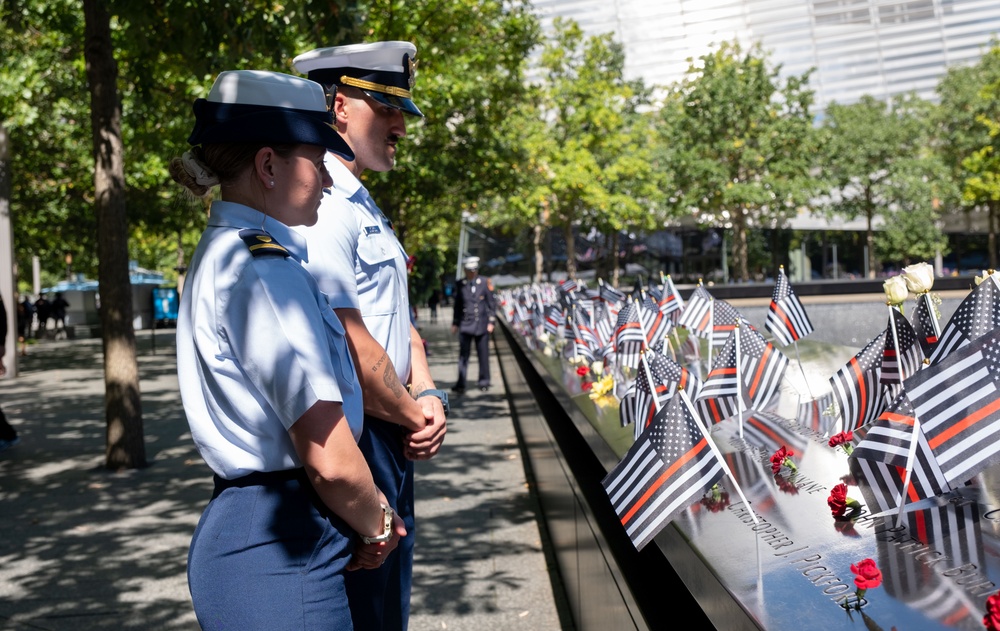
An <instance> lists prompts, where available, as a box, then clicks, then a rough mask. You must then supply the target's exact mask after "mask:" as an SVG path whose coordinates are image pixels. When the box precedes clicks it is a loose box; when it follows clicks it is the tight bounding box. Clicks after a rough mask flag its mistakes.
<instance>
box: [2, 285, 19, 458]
mask: <svg viewBox="0 0 1000 631" xmlns="http://www.w3.org/2000/svg"><path fill="white" fill-rule="evenodd" d="M0 313H3V317H0V377H3V376H4V375H6V374H7V367H6V366H4V364H3V358H4V355H6V354H7V308H6V307H5V306H4V304H3V296H0ZM19 442H21V439H20V438H18V437H17V431H15V430H14V428H13V427H12V426H11V424H10V423H8V422H7V417H6V416H5V415H4V413H3V410H0V451H3V450H5V449H7V448H9V447H13V446H14V445H16V444H17V443H19Z"/></svg>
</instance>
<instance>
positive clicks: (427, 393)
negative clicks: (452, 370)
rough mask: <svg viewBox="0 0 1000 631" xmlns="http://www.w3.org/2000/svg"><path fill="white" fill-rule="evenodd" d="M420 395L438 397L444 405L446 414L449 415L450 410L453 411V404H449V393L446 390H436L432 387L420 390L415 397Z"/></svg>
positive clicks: (417, 397)
mask: <svg viewBox="0 0 1000 631" xmlns="http://www.w3.org/2000/svg"><path fill="white" fill-rule="evenodd" d="M420 397H437V398H438V399H440V400H441V405H442V406H444V413H445V416H447V415H448V412H450V411H451V406H449V405H448V393H447V392H445V391H444V390H436V389H434V388H430V389H427V390H424V391H422V392H420V393H419V394H417V396H415V397H413V398H414V399H419V398H420Z"/></svg>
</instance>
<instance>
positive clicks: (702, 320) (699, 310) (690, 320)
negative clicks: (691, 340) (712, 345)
mask: <svg viewBox="0 0 1000 631" xmlns="http://www.w3.org/2000/svg"><path fill="white" fill-rule="evenodd" d="M677 325H678V326H682V327H684V328H686V329H687V330H688V331H690V332H691V335H694V336H695V337H701V338H707V337H709V336H710V335H711V329H712V295H711V294H709V293H708V290H707V289H705V286H704V285H698V286H697V287H695V288H694V293H692V294H691V297H690V298H689V299H688V303H687V306H686V307H684V312H683V313H681V317H680V319H679V320H678V321H677Z"/></svg>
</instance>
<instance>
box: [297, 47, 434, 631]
mask: <svg viewBox="0 0 1000 631" xmlns="http://www.w3.org/2000/svg"><path fill="white" fill-rule="evenodd" d="M416 52H417V51H416V47H414V46H413V45H412V44H410V43H408V42H378V43H372V44H355V45H349V46H338V47H334V48H320V49H317V50H312V51H309V52H307V53H303V54H302V55H299V56H298V57H296V58H295V59H294V61H293V64H294V65H295V69H296V70H298V71H299V72H304V73H307V74H308V77H309V78H310V79H312V80H314V81H318V82H319V83H321V84H323V85H324V86H325V87H326V90H327V99H328V101H329V102H330V103H331V104H332V112H333V116H334V126H335V128H336V129H337V131H338V132H339V133H340V135H341V137H342V138H343V139H344V140H345V141H346V142H347V144H348V145H349V146H350V147H351V149H352V150H353V151H354V155H355V158H354V161H353V162H351V161H348V160H345V159H343V157H342V156H338V155H336V154H332V153H331V154H328V155H327V157H326V166H327V168H328V169H329V170H330V173H331V175H332V176H333V189H332V191H331V192H329V193H328V194H327V195H325V196H324V198H323V203H322V205H321V207H320V211H319V220H318V221H317V223H316V225H315V226H312V227H310V228H306V229H303V230H301V233H302V234H303V235H304V236H305V237H306V239H307V242H308V244H309V259H308V261H307V262H306V268H307V269H308V270H309V271H310V272H311V273H312V274H313V276H314V277H315V278H316V281H317V283H318V284H319V288H320V290H321V291H323V292H324V293H325V294H326V295H327V296H329V298H330V304H331V305H332V306H333V308H334V311H336V313H337V315H338V316H339V317H340V320H341V321H342V322H343V323H344V328H345V329H346V331H347V342H348V344H349V345H350V347H351V352H352V355H353V357H354V361H355V362H356V365H357V372H358V375H359V376H360V379H361V387H362V389H363V390H364V394H365V396H364V406H365V423H364V433H363V434H362V436H361V441H360V442H359V446H360V447H361V451H362V453H364V455H365V458H366V459H367V460H368V463H369V465H370V466H371V468H372V474H373V475H374V477H375V482H376V484H378V485H379V488H380V489H382V491H384V492H385V494H386V497H387V498H388V500H389V502H390V503H393V504H394V506H395V507H396V510H397V511H398V515H399V516H400V517H401V518H402V520H403V523H404V524H405V525H406V530H407V535H406V537H404V538H403V540H402V541H400V543H399V548H398V549H397V552H396V554H394V555H393V556H392V557H390V559H389V560H388V561H387V562H386V563H385V565H383V566H381V567H380V568H378V569H376V570H360V571H358V572H351V573H349V574H348V576H347V594H348V598H349V600H350V603H351V615H352V616H353V618H354V626H355V628H357V629H364V630H366V631H369V630H370V631H378V630H380V629H392V630H393V631H395V630H402V629H406V627H407V624H408V621H409V611H410V588H411V583H412V576H413V543H414V536H415V530H414V515H413V460H421V459H427V458H431V457H433V456H434V455H435V454H436V453H437V452H438V450H439V449H440V447H441V443H442V442H443V441H444V437H445V432H446V425H445V415H446V413H447V410H448V407H447V406H448V397H447V394H446V393H444V392H442V391H440V390H438V389H436V388H435V385H434V381H433V380H432V379H431V375H430V367H429V366H428V365H427V357H426V355H425V354H424V346H423V342H422V340H421V338H420V334H419V333H418V332H417V330H416V328H415V327H414V326H413V325H412V324H411V322H410V301H409V295H408V286H407V270H406V263H407V255H406V252H405V251H404V250H403V247H402V245H401V244H400V243H399V240H398V239H397V238H396V233H395V230H394V229H393V226H392V222H391V221H390V220H389V218H388V217H386V216H385V214H383V212H382V211H381V210H380V209H379V207H378V205H377V204H376V203H375V201H374V200H373V199H372V197H371V195H369V193H368V190H367V189H366V188H365V187H364V186H363V185H362V184H361V180H360V178H361V176H362V174H363V173H364V172H365V171H369V170H370V171H379V172H384V171H389V170H391V169H392V168H393V166H394V165H395V157H396V150H397V146H398V144H399V141H400V139H401V138H403V137H404V136H405V135H406V121H405V118H404V114H406V115H410V116H418V117H419V116H423V114H422V113H421V112H420V110H419V109H418V108H417V106H416V105H415V104H414V103H413V101H412V100H411V94H410V90H411V88H412V86H413V69H414V56H415V55H416ZM403 384H408V386H409V394H407V391H406V389H405V388H404V387H403Z"/></svg>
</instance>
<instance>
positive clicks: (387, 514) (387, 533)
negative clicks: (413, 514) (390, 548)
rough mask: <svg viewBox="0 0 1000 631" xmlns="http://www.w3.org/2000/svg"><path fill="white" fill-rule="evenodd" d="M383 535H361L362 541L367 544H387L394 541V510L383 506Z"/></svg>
mask: <svg viewBox="0 0 1000 631" xmlns="http://www.w3.org/2000/svg"><path fill="white" fill-rule="evenodd" d="M382 520H383V521H382V534H380V535H375V536H374V537H366V536H364V535H361V540H362V541H364V542H365V543H385V542H386V541H388V540H389V539H392V509H391V508H389V507H388V506H386V505H385V504H382Z"/></svg>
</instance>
